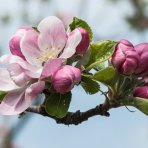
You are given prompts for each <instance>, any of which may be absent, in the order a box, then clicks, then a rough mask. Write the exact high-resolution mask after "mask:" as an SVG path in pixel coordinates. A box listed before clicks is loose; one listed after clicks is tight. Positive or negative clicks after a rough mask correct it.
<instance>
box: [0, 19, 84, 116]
mask: <svg viewBox="0 0 148 148" xmlns="http://www.w3.org/2000/svg"><path fill="white" fill-rule="evenodd" d="M37 30H38V31H36V30H35V29H33V28H30V27H21V28H20V29H19V30H18V31H17V32H16V33H15V34H14V35H13V36H12V38H11V40H10V44H9V45H10V50H11V53H12V55H4V56H2V57H1V58H0V64H4V65H7V66H6V67H5V68H1V69H0V91H4V92H6V96H5V97H4V98H3V100H2V102H1V104H0V114H1V115H14V114H19V113H21V112H23V111H25V110H26V109H27V108H28V107H29V106H30V104H31V102H32V100H34V99H35V98H36V97H37V95H39V94H40V93H42V91H43V90H44V88H45V82H44V81H43V79H44V78H47V77H52V76H53V77H54V76H56V77H57V76H58V73H60V71H62V69H67V68H66V67H67V66H66V67H65V68H64V67H62V64H63V60H64V59H67V58H70V57H71V56H72V55H73V54H75V53H76V48H77V47H78V45H80V43H81V41H82V42H83V39H82V38H83V33H81V31H80V30H79V29H75V30H74V31H73V32H72V33H71V34H67V32H66V30H65V28H64V25H63V23H62V22H61V20H59V19H58V18H56V17H54V16H51V17H47V18H45V19H43V20H42V21H41V22H40V23H39V25H38V27H37ZM68 69H70V70H67V72H68V73H69V74H70V75H71V76H69V75H66V76H67V77H69V78H71V80H72V81H71V83H70V84H69V86H68V85H67V83H64V84H65V88H64V90H60V91H58V90H59V89H58V88H57V87H58V85H56V84H60V83H57V82H58V81H56V82H55V80H57V79H55V80H54V79H52V80H54V82H53V81H52V82H53V85H54V86H55V89H56V90H57V91H58V92H61V93H64V92H67V91H70V90H71V89H72V87H73V86H74V84H76V83H77V82H79V81H80V77H81V72H80V70H79V69H77V68H68ZM54 73H56V74H55V75H54ZM65 78H66V77H65ZM62 80H63V79H62ZM68 81H69V80H68ZM63 82H64V81H63ZM69 82H70V81H69ZM66 85H67V86H66Z"/></svg>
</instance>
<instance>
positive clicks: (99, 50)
mask: <svg viewBox="0 0 148 148" xmlns="http://www.w3.org/2000/svg"><path fill="white" fill-rule="evenodd" d="M116 44H117V43H116V42H114V41H109V40H104V41H98V42H94V43H93V44H91V45H90V49H89V61H88V63H87V65H86V70H90V69H92V68H93V67H95V66H96V65H98V64H100V63H102V62H104V61H106V60H108V59H109V58H110V57H111V56H112V54H113V52H114V49H115V46H116Z"/></svg>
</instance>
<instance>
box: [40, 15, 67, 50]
mask: <svg viewBox="0 0 148 148" xmlns="http://www.w3.org/2000/svg"><path fill="white" fill-rule="evenodd" d="M38 30H39V32H40V35H39V39H38V44H39V47H40V49H41V50H45V49H47V48H48V49H49V50H50V49H51V48H55V49H59V52H60V51H61V50H62V49H63V48H64V46H65V44H66V31H65V27H64V24H63V23H62V21H61V20H60V19H58V18H57V17H55V16H50V17H47V18H45V19H43V20H42V21H41V22H40V23H39V25H38Z"/></svg>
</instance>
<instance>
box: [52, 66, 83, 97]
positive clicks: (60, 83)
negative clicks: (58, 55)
mask: <svg viewBox="0 0 148 148" xmlns="http://www.w3.org/2000/svg"><path fill="white" fill-rule="evenodd" d="M80 80H81V71H80V69H78V68H75V67H73V66H69V65H65V66H62V67H60V68H59V69H58V70H57V71H56V72H55V73H54V74H53V76H52V77H51V81H52V84H53V87H54V89H55V90H56V91H57V92H59V93H62V94H63V93H66V92H69V91H70V90H71V89H72V88H73V87H74V85H75V84H77V83H79V82H80Z"/></svg>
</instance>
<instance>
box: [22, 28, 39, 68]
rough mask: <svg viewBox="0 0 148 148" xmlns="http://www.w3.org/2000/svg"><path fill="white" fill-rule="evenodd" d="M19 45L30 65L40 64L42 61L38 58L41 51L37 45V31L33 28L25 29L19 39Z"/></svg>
mask: <svg viewBox="0 0 148 148" xmlns="http://www.w3.org/2000/svg"><path fill="white" fill-rule="evenodd" d="M20 46H21V51H22V53H23V55H24V56H25V59H26V60H27V61H28V63H30V64H31V65H40V66H41V65H42V61H41V60H40V59H39V58H40V55H41V51H40V49H39V47H38V32H36V31H35V30H29V31H27V32H26V33H25V35H24V37H23V38H22V40H21V44H20Z"/></svg>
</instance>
